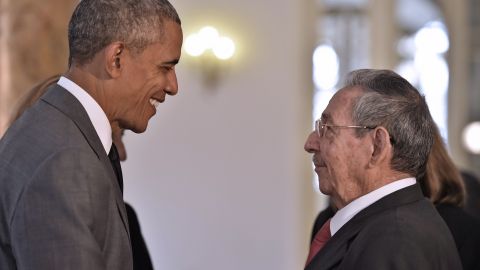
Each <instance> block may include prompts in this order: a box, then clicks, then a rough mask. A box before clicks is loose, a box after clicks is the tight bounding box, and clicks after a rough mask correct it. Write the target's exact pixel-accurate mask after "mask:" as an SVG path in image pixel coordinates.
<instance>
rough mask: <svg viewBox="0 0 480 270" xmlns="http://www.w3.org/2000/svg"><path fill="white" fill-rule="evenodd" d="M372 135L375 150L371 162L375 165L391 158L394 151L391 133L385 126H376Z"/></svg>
mask: <svg viewBox="0 0 480 270" xmlns="http://www.w3.org/2000/svg"><path fill="white" fill-rule="evenodd" d="M372 136H373V138H372V139H373V151H372V156H371V158H370V162H369V163H370V165H371V166H375V165H378V164H381V163H382V162H384V161H385V160H386V159H388V158H389V156H390V154H391V152H392V145H391V144H390V135H389V133H388V131H387V130H386V129H385V128H384V127H377V128H375V130H374V131H373V133H372Z"/></svg>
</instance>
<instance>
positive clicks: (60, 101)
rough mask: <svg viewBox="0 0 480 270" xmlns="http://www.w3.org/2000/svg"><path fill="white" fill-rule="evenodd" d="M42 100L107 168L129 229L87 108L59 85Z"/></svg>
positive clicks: (113, 176)
mask: <svg viewBox="0 0 480 270" xmlns="http://www.w3.org/2000/svg"><path fill="white" fill-rule="evenodd" d="M41 100H43V101H45V102H47V103H48V104H50V105H51V106H53V107H55V108H56V109H58V110H59V111H60V112H62V113H63V114H65V115H66V116H67V117H68V118H70V119H71V120H72V121H73V122H74V123H75V125H76V126H77V127H78V129H79V130H80V132H81V133H82V134H83V136H84V137H85V139H86V141H87V142H88V144H89V145H90V147H91V148H92V150H93V151H94V152H95V154H96V155H97V157H98V159H99V160H100V161H101V162H102V163H103V165H104V166H105V167H106V170H107V171H108V173H109V175H110V177H109V178H110V180H111V183H112V185H113V188H114V189H116V191H117V192H115V193H116V201H117V206H118V208H119V210H120V211H119V212H120V214H121V217H122V220H123V223H124V226H125V229H127V227H128V222H127V214H126V212H125V206H124V202H123V197H122V193H121V191H120V187H119V186H118V183H117V180H116V179H117V178H116V176H115V172H114V171H113V168H112V166H111V164H110V160H109V158H108V156H107V154H106V153H105V148H104V147H103V145H102V142H101V141H100V138H99V137H98V134H97V132H96V131H95V128H94V127H93V124H92V122H91V121H90V118H89V117H88V114H87V111H86V110H85V108H83V106H82V104H81V103H80V101H78V99H77V98H75V97H74V96H73V95H72V94H71V93H70V92H68V91H67V90H66V89H64V88H63V87H61V86H59V85H57V84H55V85H52V86H51V87H49V89H48V90H47V92H46V93H45V94H44V95H43V96H42V97H41ZM127 232H128V229H127Z"/></svg>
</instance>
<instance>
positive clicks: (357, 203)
mask: <svg viewBox="0 0 480 270" xmlns="http://www.w3.org/2000/svg"><path fill="white" fill-rule="evenodd" d="M415 183H417V180H416V179H415V178H414V177H411V178H405V179H401V180H397V181H394V182H392V183H390V184H387V185H385V186H383V187H381V188H378V189H376V190H374V191H372V192H370V193H367V194H365V195H363V196H361V197H359V198H357V199H355V200H353V201H352V202H351V203H349V204H347V205H346V206H345V207H343V208H342V209H340V210H338V211H337V213H335V215H334V216H333V217H332V220H331V221H330V232H331V234H332V236H333V235H334V234H335V233H336V232H338V230H340V228H342V226H343V225H345V224H346V223H347V222H348V221H349V220H350V219H352V218H353V217H354V216H355V215H356V214H358V212H360V211H362V210H363V209H365V208H367V207H368V206H370V205H372V204H373V203H374V202H376V201H378V200H380V199H381V198H383V197H385V196H387V195H389V194H391V193H393V192H395V191H397V190H400V189H402V188H406V187H408V186H411V185H414V184H415Z"/></svg>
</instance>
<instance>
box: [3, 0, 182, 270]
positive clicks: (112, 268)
mask: <svg viewBox="0 0 480 270" xmlns="http://www.w3.org/2000/svg"><path fill="white" fill-rule="evenodd" d="M68 40H69V46H70V58H69V69H68V71H67V72H65V74H64V76H62V77H61V78H60V80H59V81H58V83H57V84H54V85H53V86H52V87H50V88H49V90H47V92H46V93H45V94H44V95H43V96H42V97H41V98H40V99H39V101H38V102H36V103H35V104H34V105H33V106H32V107H31V108H30V109H28V110H27V111H26V112H25V113H23V115H22V116H21V117H20V118H19V119H18V120H17V121H15V122H14V123H13V125H12V126H11V127H10V129H9V130H8V131H7V133H6V134H5V135H4V137H3V138H2V140H1V141H0V202H1V203H0V205H1V208H0V224H1V226H0V269H2V270H9V269H40V270H41V269H45V270H47V269H48V270H55V269H62V270H64V269H85V270H86V269H88V270H96V269H102V270H105V269H108V270H130V269H132V268H133V265H132V251H131V245H130V241H129V238H130V236H129V230H128V221H127V215H126V211H125V206H124V203H123V198H122V192H121V185H119V182H120V184H121V180H122V179H121V171H120V168H119V166H115V164H114V161H115V160H117V162H118V158H113V156H114V155H115V154H116V153H117V151H116V148H115V146H114V145H112V137H111V134H112V130H111V126H112V125H117V124H118V125H119V126H120V127H121V128H123V129H129V130H132V131H134V132H137V133H140V132H143V131H145V130H146V128H147V125H148V121H149V119H150V118H151V117H152V116H154V115H155V113H156V107H157V106H158V105H159V103H162V102H164V101H165V98H166V96H167V95H175V94H176V93H177V91H178V85H177V78H176V74H175V65H176V64H177V63H178V61H179V59H180V52H181V46H182V41H183V38H182V29H181V26H180V19H179V17H178V14H177V12H176V11H175V9H174V7H173V6H172V5H171V4H170V3H169V2H168V1H167V0H102V1H100V0H82V1H80V3H79V4H78V6H77V8H76V9H75V11H74V13H73V15H72V18H71V20H70V24H69V30H68ZM109 153H110V154H109ZM107 154H108V156H107ZM109 157H112V158H109ZM112 160H113V161H112Z"/></svg>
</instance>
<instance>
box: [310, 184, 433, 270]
mask: <svg viewBox="0 0 480 270" xmlns="http://www.w3.org/2000/svg"><path fill="white" fill-rule="evenodd" d="M423 198H424V196H423V193H422V190H421V188H420V185H419V184H418V183H417V184H415V185H412V186H408V187H406V188H403V189H400V190H397V191H395V192H393V193H391V194H389V195H387V196H385V197H383V198H382V199H380V200H378V201H376V202H375V203H373V204H372V205H370V206H368V207H367V208H365V209H363V210H362V211H360V212H359V213H358V214H357V215H355V217H353V218H352V219H351V220H350V221H348V222H347V223H346V224H345V225H343V227H342V228H340V230H339V231H338V232H337V233H336V234H335V235H334V236H332V238H331V239H330V240H329V241H328V242H327V244H326V245H325V246H324V248H323V249H322V250H321V251H320V252H319V253H318V254H317V255H316V256H315V257H314V258H313V259H312V261H311V262H310V264H309V265H307V266H306V267H305V270H313V269H315V270H323V269H331V268H332V267H334V266H335V265H337V264H339V263H340V262H341V260H342V258H343V256H344V255H345V253H346V252H347V249H348V245H349V243H350V241H351V239H352V238H355V237H356V235H357V234H358V232H359V231H360V230H361V229H362V228H363V226H364V224H365V223H366V222H368V220H369V217H371V216H373V215H377V214H379V213H381V212H383V211H386V210H388V209H391V208H394V207H398V206H400V205H404V204H409V203H413V202H415V201H418V200H421V199H423Z"/></svg>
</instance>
